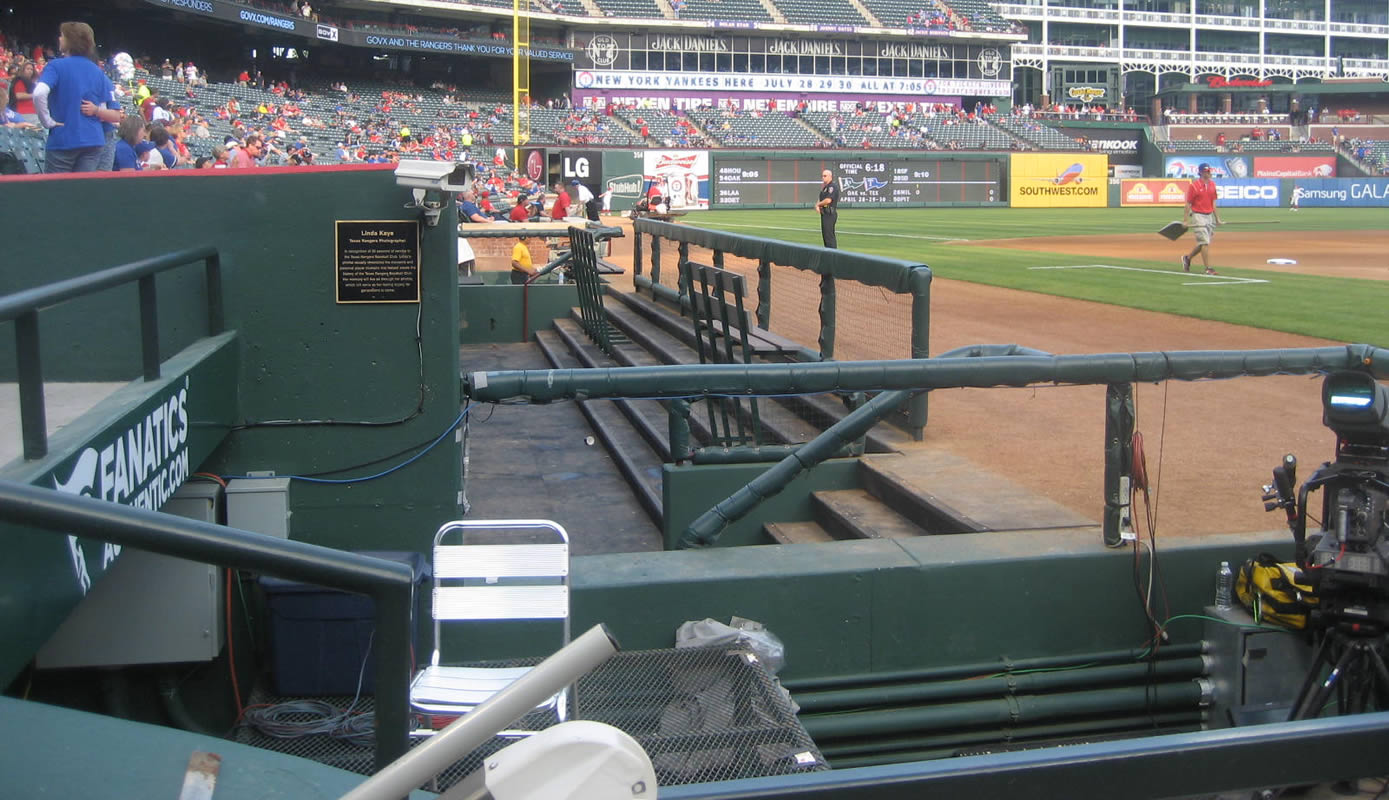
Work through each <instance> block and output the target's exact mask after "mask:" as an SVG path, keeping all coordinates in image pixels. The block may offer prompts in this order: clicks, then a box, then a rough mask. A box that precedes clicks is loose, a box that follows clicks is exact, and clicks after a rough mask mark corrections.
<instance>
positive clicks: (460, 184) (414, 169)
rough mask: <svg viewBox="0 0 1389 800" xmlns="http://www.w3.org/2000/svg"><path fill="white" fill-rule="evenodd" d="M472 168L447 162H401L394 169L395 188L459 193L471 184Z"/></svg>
mask: <svg viewBox="0 0 1389 800" xmlns="http://www.w3.org/2000/svg"><path fill="white" fill-rule="evenodd" d="M472 178H473V175H472V168H471V167H469V166H468V165H466V164H453V163H450V162H448V161H402V162H400V163H399V164H398V165H396V168H395V182H396V185H397V186H405V187H407V188H410V189H439V190H441V191H445V192H461V191H463V190H464V189H467V188H468V186H469V184H470V183H471V182H472Z"/></svg>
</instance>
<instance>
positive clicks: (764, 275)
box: [757, 256, 772, 330]
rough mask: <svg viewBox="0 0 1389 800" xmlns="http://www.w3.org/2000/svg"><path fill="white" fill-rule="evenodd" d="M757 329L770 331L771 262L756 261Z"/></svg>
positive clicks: (764, 258)
mask: <svg viewBox="0 0 1389 800" xmlns="http://www.w3.org/2000/svg"><path fill="white" fill-rule="evenodd" d="M757 327H759V328H762V329H763V330H771V329H772V260H771V259H770V258H767V257H766V256H762V257H761V258H759V259H758V260H757Z"/></svg>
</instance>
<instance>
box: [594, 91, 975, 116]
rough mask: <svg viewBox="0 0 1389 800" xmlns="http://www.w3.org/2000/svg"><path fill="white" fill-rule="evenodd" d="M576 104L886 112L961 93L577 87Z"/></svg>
mask: <svg viewBox="0 0 1389 800" xmlns="http://www.w3.org/2000/svg"><path fill="white" fill-rule="evenodd" d="M573 99H574V105H576V106H579V107H581V108H593V109H601V108H606V107H607V106H608V105H609V104H612V105H615V106H621V107H623V108H635V109H638V110H640V109H644V108H654V109H660V110H663V111H666V110H673V109H686V108H727V109H731V110H733V111H793V110H795V109H796V107H797V106H799V105H800V104H801V103H802V102H804V103H805V105H806V110H807V111H828V112H830V113H834V112H842V113H846V114H851V113H853V112H854V111H856V110H858V109H859V108H867V109H871V110H875V111H877V112H879V113H883V114H886V113H888V112H889V111H891V110H892V108H893V106H894V105H896V104H897V103H918V104H920V103H944V104H946V105H950V106H954V107H956V108H959V107H960V106H961V101H960V97H959V95H932V96H929V97H922V96H921V95H912V94H897V95H861V94H833V93H826V94H819V95H814V96H811V97H806V96H805V95H802V94H796V93H794V92H758V93H751V92H640V91H635V92H634V91H592V90H590V91H586V92H584V91H576V92H574V93H573Z"/></svg>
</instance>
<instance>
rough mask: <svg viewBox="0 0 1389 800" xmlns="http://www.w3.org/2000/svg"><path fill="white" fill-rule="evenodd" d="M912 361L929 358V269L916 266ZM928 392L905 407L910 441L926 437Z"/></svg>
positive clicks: (913, 281)
mask: <svg viewBox="0 0 1389 800" xmlns="http://www.w3.org/2000/svg"><path fill="white" fill-rule="evenodd" d="M910 282H911V288H912V358H930V357H931V270H930V269H928V268H926V267H917V268H916V269H913V270H912V274H911V278H910ZM930 396H931V393H930V392H922V393H920V394H918V395H916V396H914V397H913V398H912V399H911V401H910V403H909V404H908V407H907V428H908V430H909V431H910V432H911V435H912V438H913V439H915V440H916V441H918V442H919V441H921V440H923V439H925V438H926V416H927V405H926V404H927V402H928V399H929V398H930Z"/></svg>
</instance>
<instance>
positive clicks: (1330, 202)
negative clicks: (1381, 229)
mask: <svg viewBox="0 0 1389 800" xmlns="http://www.w3.org/2000/svg"><path fill="white" fill-rule="evenodd" d="M1293 195H1294V196H1295V197H1297V198H1298V204H1299V205H1302V206H1309V207H1312V206H1322V207H1325V206H1355V207H1357V208H1385V207H1389V178H1311V179H1308V180H1300V181H1297V182H1296V183H1295V184H1293Z"/></svg>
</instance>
